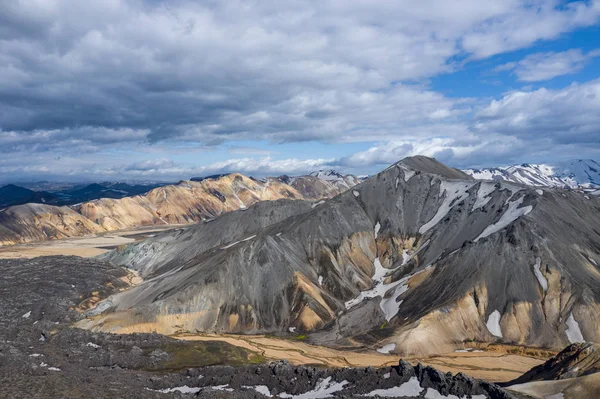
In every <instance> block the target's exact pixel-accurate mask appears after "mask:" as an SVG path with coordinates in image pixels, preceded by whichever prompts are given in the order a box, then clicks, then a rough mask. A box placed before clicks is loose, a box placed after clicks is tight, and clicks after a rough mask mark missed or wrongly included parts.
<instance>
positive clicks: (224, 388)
mask: <svg viewBox="0 0 600 399" xmlns="http://www.w3.org/2000/svg"><path fill="white" fill-rule="evenodd" d="M207 388H210V389H213V390H215V391H227V392H233V388H229V384H225V385H215V386H212V387H207Z"/></svg>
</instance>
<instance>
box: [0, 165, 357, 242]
mask: <svg viewBox="0 0 600 399" xmlns="http://www.w3.org/2000/svg"><path fill="white" fill-rule="evenodd" d="M357 182H358V180H357V179H356V178H354V177H353V176H342V177H341V178H339V179H329V180H328V179H321V178H320V177H316V176H300V177H294V178H290V177H288V176H281V177H278V178H266V179H261V180H257V179H253V178H250V177H246V176H243V175H241V174H237V173H234V174H228V175H222V176H217V177H214V178H205V179H202V181H180V182H179V183H177V184H171V185H166V186H162V187H158V188H154V189H152V190H150V191H148V192H146V193H144V194H141V195H133V196H123V195H124V193H125V191H124V190H121V188H124V187H122V186H118V185H112V186H111V187H112V188H110V189H107V188H106V186H103V185H99V184H93V185H89V186H86V187H83V188H78V189H74V190H71V191H70V192H71V193H73V195H72V196H71V197H70V198H83V197H85V198H95V197H97V196H99V195H104V194H106V193H116V194H117V196H118V198H110V197H102V198H98V199H93V200H91V201H84V202H81V203H77V204H73V205H71V206H54V205H50V204H48V203H27V204H23V205H17V206H10V207H8V208H5V209H2V210H0V245H11V244H17V243H24V242H31V241H43V240H47V239H58V238H66V237H74V236H82V235H88V234H97V233H102V232H106V231H114V230H122V229H128V228H134V227H139V226H151V225H165V224H188V223H194V222H200V221H205V220H211V219H213V218H215V217H216V216H219V215H221V214H222V213H225V212H229V211H232V210H237V209H246V208H247V207H248V206H250V205H252V204H254V203H256V202H259V201H264V200H276V199H283V198H286V199H305V200H322V199H324V198H331V197H333V196H335V195H338V194H339V193H341V192H342V191H345V190H347V189H348V188H349V187H351V186H352V185H354V184H355V183H357ZM9 189H10V190H7V191H14V192H16V193H19V192H21V191H22V192H23V193H24V194H23V195H22V196H21V197H22V198H25V196H26V195H29V191H28V190H26V189H23V190H19V188H18V187H16V186H15V188H11V187H9ZM42 202H44V201H42Z"/></svg>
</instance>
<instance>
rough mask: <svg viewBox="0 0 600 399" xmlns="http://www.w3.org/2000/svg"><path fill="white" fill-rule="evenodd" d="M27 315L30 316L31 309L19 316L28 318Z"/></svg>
mask: <svg viewBox="0 0 600 399" xmlns="http://www.w3.org/2000/svg"><path fill="white" fill-rule="evenodd" d="M29 316H31V310H30V311H29V312H27V313H25V314H24V315H23V316H21V317H22V318H24V319H28V318H29Z"/></svg>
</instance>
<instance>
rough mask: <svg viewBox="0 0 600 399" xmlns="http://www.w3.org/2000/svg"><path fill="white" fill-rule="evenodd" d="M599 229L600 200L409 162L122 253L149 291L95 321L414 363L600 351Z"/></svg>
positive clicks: (112, 256) (140, 289)
mask: <svg viewBox="0 0 600 399" xmlns="http://www.w3.org/2000/svg"><path fill="white" fill-rule="evenodd" d="M598 226H600V201H599V199H598V198H596V197H587V196H585V195H584V194H582V193H578V192H573V191H565V190H559V189H543V190H542V189H539V188H538V189H536V188H532V187H529V186H525V185H519V184H515V183H510V182H505V181H498V182H493V181H479V180H475V179H472V178H471V177H469V176H468V175H466V174H465V173H463V172H461V171H459V170H456V169H453V168H449V167H447V166H445V165H443V164H441V163H439V162H437V161H436V160H434V159H431V158H426V157H413V158H407V159H404V160H403V161H401V162H399V163H397V164H394V165H392V166H390V167H389V168H387V169H386V170H385V171H383V172H381V173H379V174H378V175H376V176H373V177H371V178H369V179H367V180H366V181H364V182H362V183H360V184H358V185H356V186H355V187H353V188H352V189H350V190H348V191H346V192H344V193H342V194H340V195H338V196H336V197H334V198H332V199H330V200H326V201H319V202H313V203H311V204H308V203H306V202H302V201H271V202H261V203H259V204H256V205H254V206H252V207H249V208H248V209H247V210H245V211H243V212H241V211H238V212H232V213H229V214H227V215H224V216H221V217H219V218H216V219H214V220H211V221H209V222H205V223H200V224H198V225H196V226H194V227H193V228H190V229H188V230H181V231H172V232H169V233H166V234H162V235H158V236H156V237H153V238H150V239H148V240H146V241H143V242H141V243H137V244H134V245H131V246H128V247H126V248H125V249H123V250H117V251H114V252H111V253H109V254H108V255H106V256H105V259H108V260H109V261H111V262H113V263H114V264H116V265H123V266H126V267H131V268H133V269H135V270H138V271H139V272H140V274H141V275H142V277H143V278H144V279H145V281H144V282H143V283H142V284H140V285H139V286H136V287H134V288H132V289H130V290H128V291H126V292H123V293H120V294H117V295H114V296H113V297H111V298H109V299H107V300H106V301H105V302H103V303H102V304H101V306H100V307H99V308H98V311H97V313H101V314H96V315H94V316H93V317H91V318H90V319H89V320H87V321H86V322H84V323H82V326H85V327H87V328H92V329H99V330H104V331H111V332H134V331H142V332H151V331H157V332H159V333H165V334H175V333H183V332H187V333H195V332H230V333H280V334H286V333H288V332H290V333H302V334H306V333H308V339H309V341H310V342H313V343H317V344H325V345H330V346H344V347H353V346H354V347H356V346H358V347H365V346H366V347H370V348H373V349H380V350H383V349H382V348H385V351H389V352H391V353H399V354H431V353H443V352H448V351H452V350H454V349H455V348H457V347H462V346H463V345H464V344H463V343H464V342H465V341H482V342H500V343H510V344H522V345H531V346H541V347H550V348H557V349H559V348H562V347H564V346H565V345H566V344H569V343H570V342H577V341H583V340H587V341H596V342H598V341H599V340H600V327H599V326H600V307H599V304H600V270H599V265H600V229H599V228H598Z"/></svg>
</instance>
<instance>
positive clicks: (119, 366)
mask: <svg viewBox="0 0 600 399" xmlns="http://www.w3.org/2000/svg"><path fill="white" fill-rule="evenodd" d="M0 273H2V279H0V387H2V391H1V392H2V394H1V396H2V397H3V398H168V397H191V396H192V395H195V396H196V397H200V398H264V397H281V398H324V397H344V398H352V397H364V396H372V397H375V396H378V397H420V398H476V399H484V398H511V397H512V396H510V394H508V393H507V392H506V391H504V390H503V389H502V388H500V387H498V386H497V385H494V384H491V383H488V382H485V381H480V380H475V379H472V378H470V377H468V376H466V375H462V374H457V375H455V376H452V375H450V374H443V373H441V372H439V371H437V370H435V369H433V368H430V367H423V366H420V365H418V366H416V367H413V366H411V365H410V364H408V363H406V362H402V361H401V362H399V365H398V366H395V367H387V368H382V369H375V368H345V369H325V368H315V367H296V366H291V365H289V364H287V363H285V362H280V363H272V364H265V359H263V358H261V357H260V356H259V355H256V354H252V353H248V352H246V351H244V350H242V349H239V348H235V347H232V346H229V345H227V344H223V343H213V342H204V343H186V342H181V341H176V340H173V339H170V338H168V337H165V336H161V335H158V334H129V335H114V334H106V333H93V332H90V331H85V330H81V329H75V328H71V325H72V323H73V322H75V321H77V320H79V319H81V318H82V313H81V312H82V311H83V310H85V309H86V308H88V307H89V306H92V305H93V304H94V303H95V301H98V300H100V299H102V298H103V297H106V296H108V295H110V294H112V293H114V292H116V291H119V290H122V289H125V288H127V273H126V272H125V271H124V270H123V269H121V268H117V267H114V266H111V265H109V264H106V263H102V262H98V261H94V260H86V259H82V258H76V257H45V258H36V259H33V260H4V261H0ZM90 298H91V299H90ZM223 364H227V365H228V366H223ZM452 395H454V396H452Z"/></svg>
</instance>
